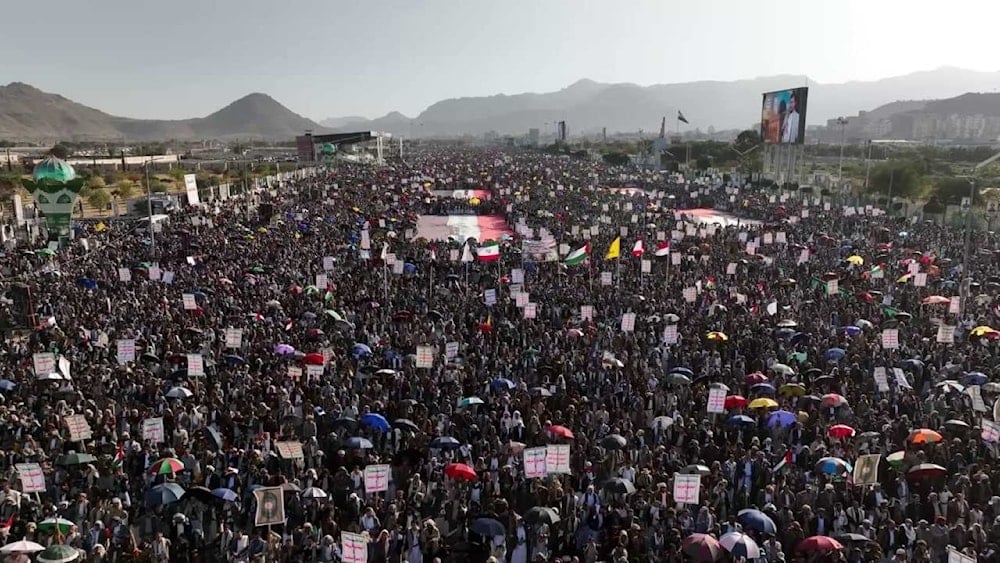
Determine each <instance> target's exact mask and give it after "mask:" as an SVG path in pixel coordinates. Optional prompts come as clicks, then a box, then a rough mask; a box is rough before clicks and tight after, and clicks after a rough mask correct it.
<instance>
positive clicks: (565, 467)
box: [545, 444, 570, 475]
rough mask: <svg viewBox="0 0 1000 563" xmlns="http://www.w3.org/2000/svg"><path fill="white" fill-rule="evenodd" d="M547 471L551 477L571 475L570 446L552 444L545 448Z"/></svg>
mask: <svg viewBox="0 0 1000 563" xmlns="http://www.w3.org/2000/svg"><path fill="white" fill-rule="evenodd" d="M545 470H546V472H548V474H549V475H555V474H568V473H570V470H569V444H552V445H549V446H547V447H546V448H545Z"/></svg>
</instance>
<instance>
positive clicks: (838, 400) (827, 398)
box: [820, 393, 847, 407]
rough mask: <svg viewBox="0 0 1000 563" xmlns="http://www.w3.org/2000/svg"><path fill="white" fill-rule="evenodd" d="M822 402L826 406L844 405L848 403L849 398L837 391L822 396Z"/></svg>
mask: <svg viewBox="0 0 1000 563" xmlns="http://www.w3.org/2000/svg"><path fill="white" fill-rule="evenodd" d="M820 404H822V405H823V406H824V407H842V406H844V405H846V404H847V399H845V398H844V397H843V396H842V395H838V394H836V393H827V394H826V395H823V396H822V397H821V398H820Z"/></svg>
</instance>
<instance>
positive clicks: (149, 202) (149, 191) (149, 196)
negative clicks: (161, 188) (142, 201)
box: [126, 156, 156, 256]
mask: <svg viewBox="0 0 1000 563" xmlns="http://www.w3.org/2000/svg"><path fill="white" fill-rule="evenodd" d="M152 164H153V157H152V156H150V157H149V160H147V161H146V211H147V218H148V221H149V248H150V252H152V254H153V255H154V256H155V255H156V232H155V231H154V230H153V188H152V186H151V185H150V183H149V167H150V166H152ZM127 211H128V210H126V212H127Z"/></svg>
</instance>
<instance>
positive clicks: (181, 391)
mask: <svg viewBox="0 0 1000 563" xmlns="http://www.w3.org/2000/svg"><path fill="white" fill-rule="evenodd" d="M192 396H194V393H192V392H191V390H190V389H188V388H186V387H174V388H173V389H171V390H170V391H167V398H168V399H189V398H191V397H192Z"/></svg>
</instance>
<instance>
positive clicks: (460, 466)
mask: <svg viewBox="0 0 1000 563" xmlns="http://www.w3.org/2000/svg"><path fill="white" fill-rule="evenodd" d="M444 474H445V475H447V476H448V477H451V478H452V479H458V480H464V481H472V480H474V479H475V478H476V471H475V470H474V469H472V468H471V467H469V466H468V465H466V464H464V463H449V464H448V465H445V466H444Z"/></svg>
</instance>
